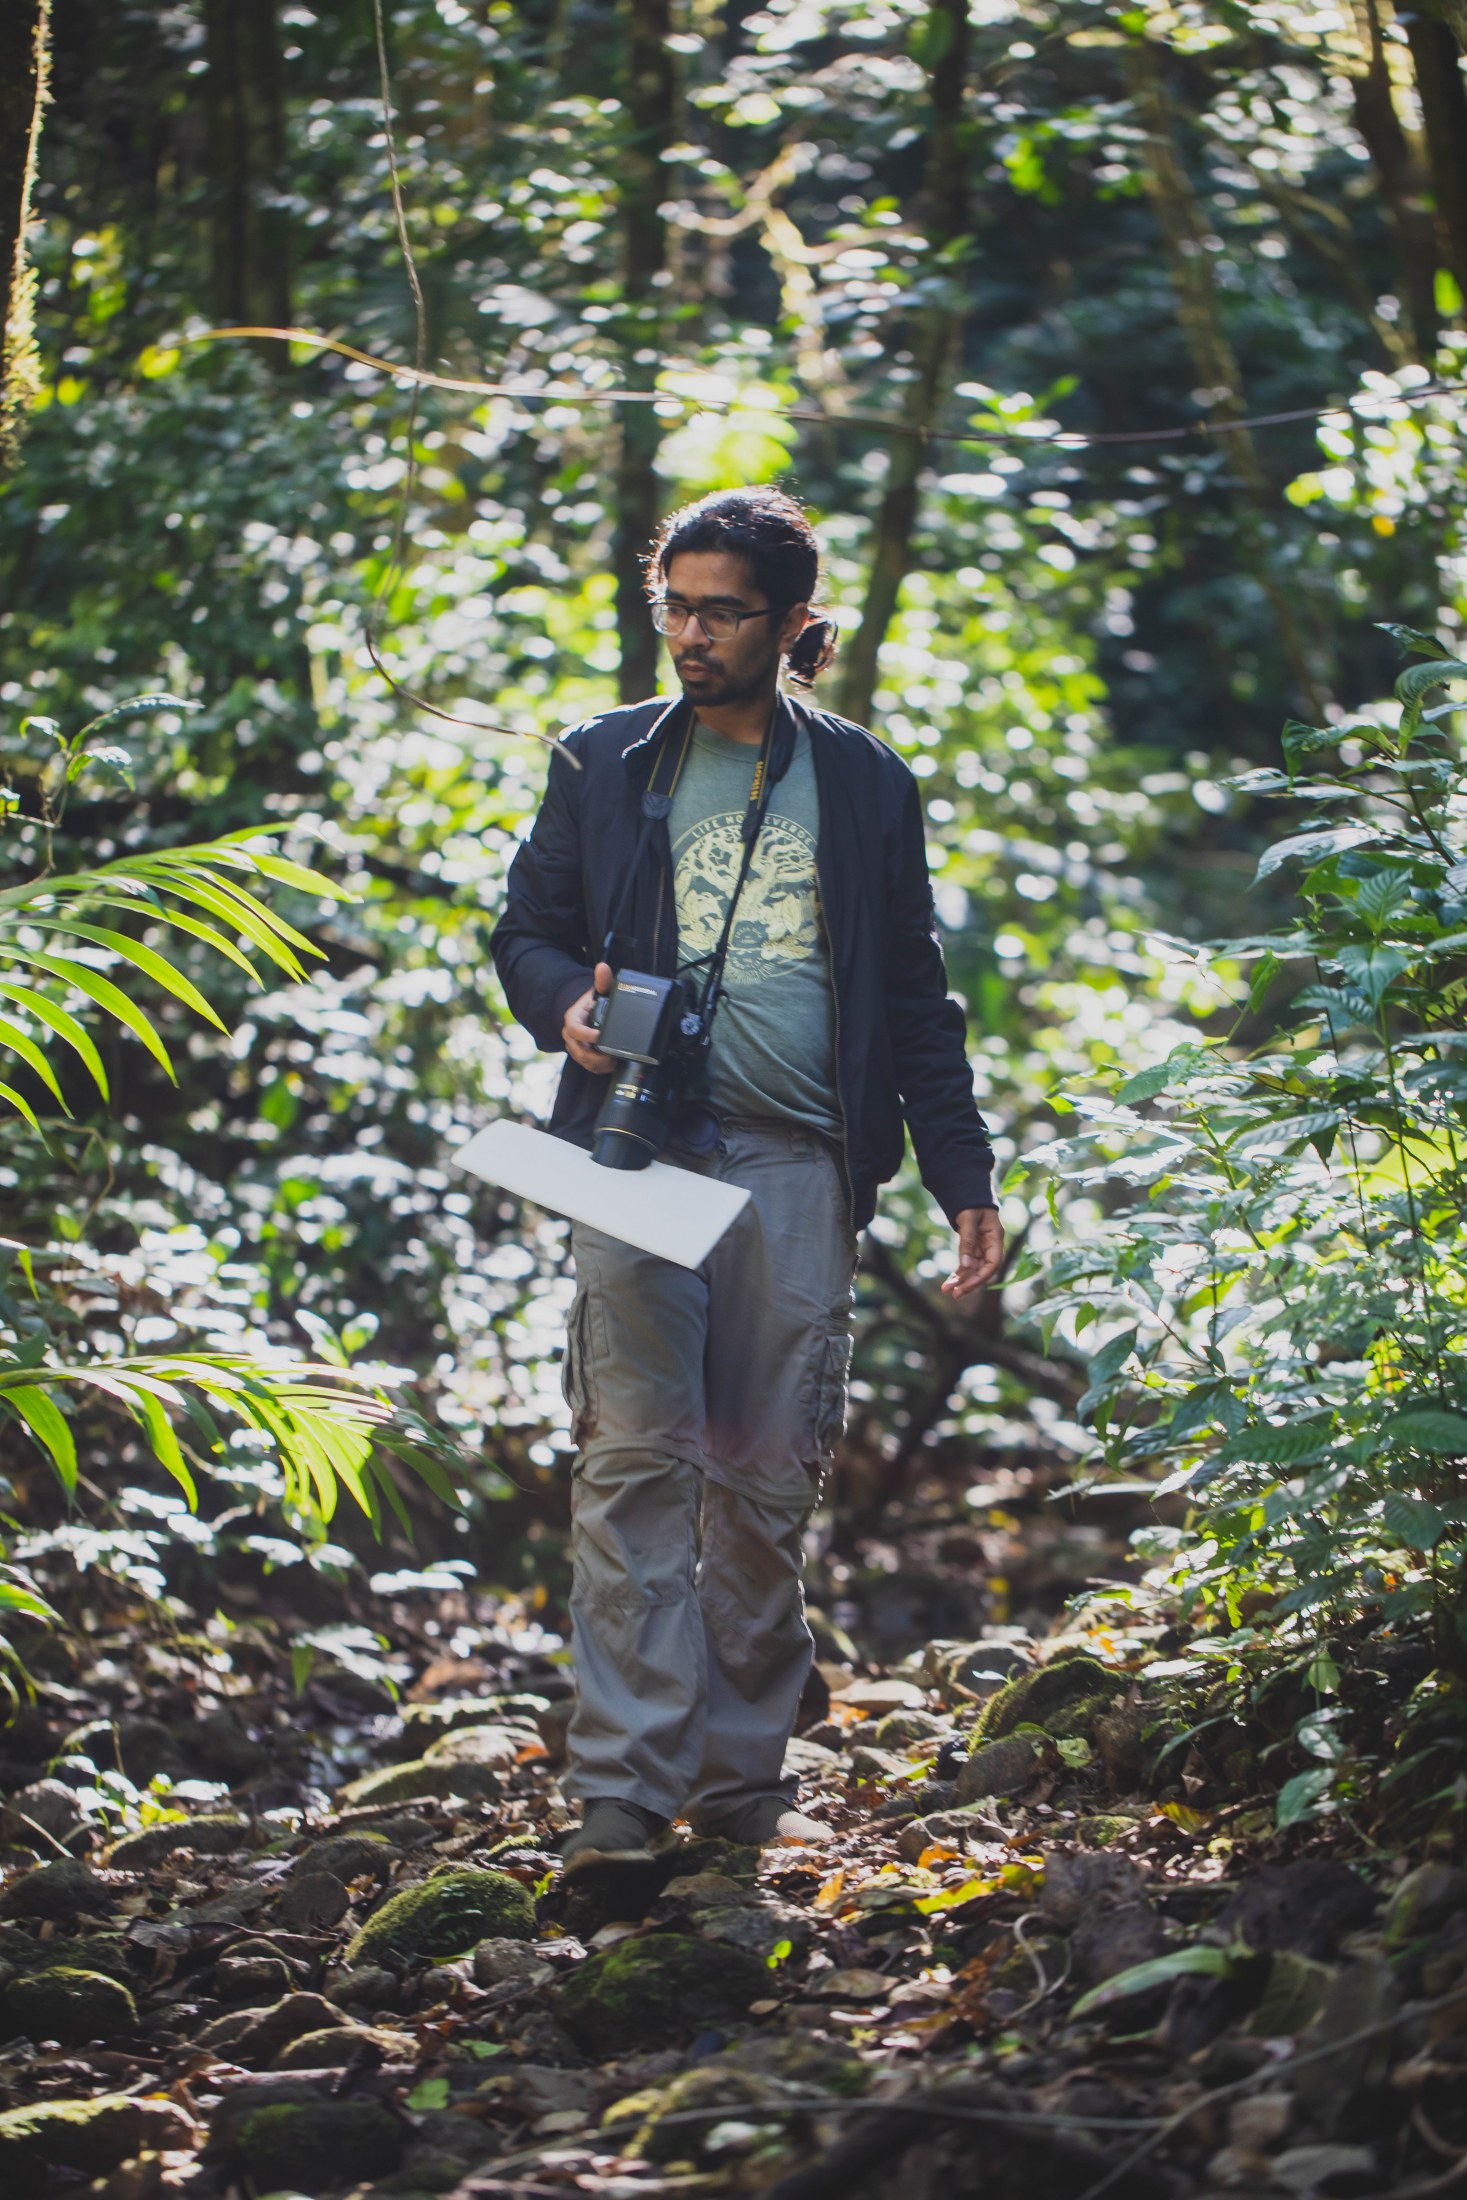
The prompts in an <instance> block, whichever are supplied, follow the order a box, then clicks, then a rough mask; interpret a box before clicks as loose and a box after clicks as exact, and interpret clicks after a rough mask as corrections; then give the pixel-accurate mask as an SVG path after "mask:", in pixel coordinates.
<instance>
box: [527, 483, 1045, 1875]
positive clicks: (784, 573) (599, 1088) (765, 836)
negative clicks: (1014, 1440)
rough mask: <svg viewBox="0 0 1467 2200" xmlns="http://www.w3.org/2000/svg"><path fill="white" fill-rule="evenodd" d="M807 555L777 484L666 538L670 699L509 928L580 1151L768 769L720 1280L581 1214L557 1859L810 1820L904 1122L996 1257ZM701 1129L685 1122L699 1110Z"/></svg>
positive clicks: (576, 734)
mask: <svg viewBox="0 0 1467 2200" xmlns="http://www.w3.org/2000/svg"><path fill="white" fill-rule="evenodd" d="M818 578H819V549H818V545H817V543H816V540H815V537H814V534H813V532H812V531H811V528H810V526H809V523H808V521H807V520H806V519H805V516H804V514H803V512H802V511H801V510H800V508H799V506H798V505H797V504H795V503H794V502H793V500H792V499H790V498H789V497H787V496H785V495H783V494H782V493H781V492H780V491H778V490H774V489H739V490H732V491H728V492H726V493H724V494H721V495H717V496H712V497H707V498H705V499H703V501H702V502H701V503H698V504H695V505H692V506H689V507H687V508H686V509H684V510H683V511H680V512H677V513H675V514H674V515H673V517H672V518H671V519H670V520H668V521H667V522H666V523H665V525H664V527H663V529H662V532H661V534H660V535H659V537H658V540H657V542H656V544H655V545H654V547H653V551H652V554H651V557H650V559H649V561H648V582H649V595H650V598H651V612H652V616H653V618H654V620H655V622H656V624H657V626H658V628H659V629H660V631H661V632H662V633H663V634H664V635H665V636H666V637H667V642H668V648H669V651H670V653H671V656H672V661H673V668H674V670H675V672H676V674H677V678H678V682H679V685H680V688H681V695H680V696H679V697H677V698H675V699H674V700H673V701H672V702H671V703H669V702H666V701H662V700H654V701H652V702H649V703H640V704H635V705H633V706H631V707H630V708H627V709H622V710H613V711H609V712H608V713H607V714H606V715H605V716H604V717H600V718H595V719H592V720H590V721H589V722H588V723H587V724H585V725H583V726H580V727H577V728H576V729H575V730H574V731H573V732H571V733H570V734H568V735H567V736H566V740H565V746H566V748H567V749H568V750H569V751H570V753H571V754H572V755H573V756H574V757H575V758H576V759H577V761H578V763H579V765H580V767H581V768H580V769H579V770H576V769H574V768H572V767H571V766H569V765H567V763H566V762H565V761H564V760H563V759H561V758H555V759H553V760H552V763H551V768H550V775H549V781H548V784H547V788H546V794H545V800H544V803H543V806H542V808H541V810H540V814H539V816H538V818H537V819H536V822H535V827H534V830H533V832H532V833H531V835H530V837H529V839H528V841H527V842H526V843H525V844H524V846H523V847H522V848H521V849H520V850H519V852H518V854H517V855H516V857H515V859H514V862H513V864H512V865H511V867H510V873H509V885H508V896H507V902H506V908H505V913H504V916H503V918H502V920H501V922H500V924H499V926H498V928H497V930H496V932H495V935H494V943H493V951H494V960H495V964H496V967H497V968H498V971H499V975H500V978H501V980H502V981H503V985H504V990H505V993H506V996H507V997H508V1000H509V1004H510V1007H511V1008H512V1010H513V1012H514V1014H515V1015H516V1016H517V1017H518V1018H519V1020H520V1022H521V1023H523V1024H524V1025H525V1026H526V1027H527V1028H528V1030H529V1031H530V1032H531V1033H532V1034H533V1036H534V1037H535V1038H536V1040H537V1041H538V1042H539V1044H540V1046H541V1047H542V1048H546V1049H551V1050H559V1049H562V1048H563V1049H564V1051H565V1053H566V1054H567V1055H568V1057H569V1060H568V1062H567V1064H566V1067H565V1071H564V1073H563V1075H562V1078H561V1083H560V1089H559V1093H558V1096H557V1099H556V1103H555V1108H554V1112H553V1114H552V1117H551V1123H550V1128H551V1129H552V1131H556V1132H558V1133H559V1134H560V1135H561V1136H563V1137H566V1138H569V1139H572V1140H575V1141H576V1142H577V1143H579V1144H582V1145H588V1144H589V1143H590V1138H591V1129H592V1125H593V1124H594V1122H595V1118H596V1116H597V1113H598V1111H599V1109H600V1105H601V1101H602V1099H603V1097H604V1094H605V1091H606V1086H605V1079H606V1077H607V1075H608V1073H609V1072H610V1071H611V1070H612V1068H613V1066H614V1065H613V1063H612V1061H611V1059H610V1058H609V1057H608V1056H607V1055H604V1054H602V1053H601V1052H600V1050H599V1049H598V1047H597V1044H596V1039H597V1029H596V1026H595V1024H594V1023H593V1021H592V1011H593V1008H594V1006H595V1003H596V1000H597V996H598V995H604V994H605V993H606V992H607V991H608V990H609V988H610V986H611V983H612V977H613V972H612V967H611V965H612V960H613V959H614V960H615V962H616V964H617V966H618V967H619V968H620V967H626V968H630V969H639V970H644V971H651V972H653V973H655V974H657V975H660V976H670V975H672V974H674V973H675V972H679V971H682V972H690V973H694V974H695V973H697V972H701V971H706V968H707V959H708V956H709V954H710V953H711V952H712V950H713V949H714V948H715V946H716V944H717V941H718V938H719V935H720V933H721V932H722V930H723V927H724V920H725V917H726V915H727V910H728V904H729V899H730V896H731V894H732V893H733V892H734V889H735V887H736V884H737V881H738V878H739V875H740V869H741V861H742V855H743V848H744V837H743V833H744V828H745V825H746V821H747V822H749V823H750V824H752V822H753V821H754V819H755V816H756V811H757V804H756V803H755V801H754V800H753V797H754V796H755V794H756V792H757V789H756V786H755V773H756V767H757V765H758V763H759V761H760V759H761V757H765V756H766V755H767V757H768V764H767V770H768V775H769V778H770V781H771V782H772V784H773V792H772V795H770V797H769V800H768V808H767V812H766V814H765V815H764V817H763V821H762V824H761V825H760V827H759V831H758V837H757V839H756V840H755V842H754V858H753V862H752V864H751V866H750V867H749V869H748V874H747V878H746V880H745V883H744V886H743V889H742V892H741V893H740V894H739V896H738V900H737V906H736V911H735V922H734V926H733V930H732V933H731V935H730V940H729V948H728V959H727V964H726V970H725V979H724V990H723V995H722V999H721V1002H720V1006H719V1008H718V1010H717V1014H716V1018H715V1021H714V1024H713V1029H712V1041H711V1047H710V1049H709V1053H708V1073H707V1078H708V1098H709V1100H710V1101H711V1103H712V1108H713V1110H714V1111H715V1114H716V1123H717V1136H716V1144H715V1145H713V1146H712V1147H711V1150H707V1151H704V1152H701V1153H698V1152H680V1151H679V1150H678V1131H677V1128H676V1126H675V1127H674V1133H673V1141H672V1144H671V1145H670V1147H669V1159H671V1160H674V1161H681V1162H682V1163H683V1164H684V1165H685V1166H690V1167H696V1168H700V1169H702V1170H704V1171H705V1172H706V1173H708V1174H710V1175H713V1176H716V1177H720V1178H724V1179H726V1180H727V1181H728V1182H730V1183H733V1184H738V1185H741V1186H743V1187H745V1188H746V1189H747V1190H749V1192H750V1193H751V1195H752V1196H751V1199H750V1202H749V1204H748V1206H747V1207H746V1208H745V1209H744V1211H743V1213H742V1214H741V1216H740V1217H739V1219H738V1221H737V1222H736V1223H735V1224H734V1226H733V1228H732V1229H731V1230H730V1231H729V1233H728V1235H727V1236H726V1237H725V1238H724V1239H723V1241H722V1242H721V1243H720V1244H719V1245H718V1246H717V1247H716V1248H715V1250H714V1252H713V1253H712V1254H711V1255H710V1257H709V1258H708V1260H707V1261H706V1262H705V1263H704V1265H703V1267H702V1268H701V1269H699V1270H697V1271H696V1272H694V1271H689V1270H687V1269H683V1268H678V1267H676V1266H674V1265H672V1264H671V1263H670V1262H667V1261H663V1260H659V1259H657V1258H655V1257H654V1256H652V1255H650V1254H646V1253H641V1252H638V1251H636V1250H634V1249H633V1248H632V1247H630V1246H628V1245H625V1244H623V1243H621V1242H620V1241H618V1240H617V1239H614V1238H611V1237H608V1236H607V1235H605V1234H604V1233H603V1232H601V1231H598V1230H595V1229H591V1228H589V1227H586V1226H584V1225H582V1224H579V1223H578V1224H576V1225H575V1227H574V1230H573V1235H572V1246H573V1250H574V1254H575V1263H576V1278H577V1292H576V1299H575V1303H574V1306H573V1307H572V1310H571V1316H570V1324H569V1334H568V1340H567V1346H566V1358H565V1390H566V1396H567V1399H568V1400H569V1402H570V1405H571V1408H572V1412H573V1415H574V1432H575V1438H576V1442H577V1444H578V1446H579V1456H578V1459H577V1463H576V1468H575V1475H574V1480H573V1485H572V1501H571V1511H572V1557H573V1568H574V1570H573V1586H572V1593H571V1616H572V1641H573V1652H574V1660H575V1670H576V1682H577V1701H576V1707H575V1712H574V1715H573V1717H572V1720H571V1726H570V1736H569V1760H570V1763H569V1772H568V1776H567V1779H566V1783H565V1784H566V1787H567V1789H568V1790H569V1791H570V1792H571V1793H572V1794H576V1795H578V1796H580V1797H581V1798H582V1800H583V1802H584V1805H585V1810H584V1818H583V1823H582V1825H581V1826H580V1828H579V1829H578V1830H577V1831H576V1832H575V1833H574V1834H572V1835H571V1837H570V1839H569V1840H568V1841H567V1843H566V1844H565V1855H566V1859H567V1868H568V1869H577V1868H580V1867H583V1866H584V1865H586V1864H587V1863H588V1862H590V1861H591V1860H593V1859H607V1858H611V1859H618V1860H622V1859H641V1858H645V1857H646V1856H647V1855H648V1854H649V1853H650V1850H651V1845H652V1844H653V1843H654V1842H656V1841H657V1840H659V1839H660V1838H661V1837H662V1836H663V1835H665V1833H666V1831H667V1829H668V1827H669V1825H670V1822H671V1820H672V1819H673V1818H674V1817H676V1816H679V1815H686V1816H687V1817H688V1818H689V1819H690V1820H691V1822H692V1823H693V1825H694V1826H695V1827H696V1828H697V1829H698V1830H699V1831H700V1832H706V1833H711V1834H718V1835H722V1836H724V1837H726V1838H728V1839H731V1840H736V1841H741V1842H749V1843H765V1842H769V1841H787V1842H799V1841H804V1842H811V1843H814V1842H821V1841H828V1840H829V1839H830V1838H831V1835H830V1829H829V1828H828V1827H825V1826H822V1825H820V1824H819V1823H818V1822H816V1821H815V1820H813V1819H811V1818H807V1817H805V1816H803V1815H802V1814H801V1813H800V1812H798V1811H797V1810H795V1809H794V1808H793V1787H794V1783H793V1782H792V1781H790V1780H788V1779H786V1777H785V1775H784V1772H783V1761H784V1753H785V1748H786V1745H787V1743H788V1741H789V1737H790V1734H791V1732H792V1730H793V1726H794V1720H795V1714H796V1709H797V1706H798V1704H799V1699H800V1692H801V1689H802V1687H803V1685H804V1681H805V1678H806V1675H807V1673H808V1671H809V1668H810V1660H811V1656H812V1651H813V1644H812V1641H811V1636H810V1631H809V1628H808V1626H807V1625H806V1622H805V1616H804V1604H803V1598H802V1594H801V1567H802V1544H801V1536H802V1531H803V1529H804V1526H805V1523H806V1521H807V1519H808V1517H809V1514H810V1511H811V1509H812V1507H813V1505H814V1503H815V1501H816V1498H817V1495H818V1492H819V1484H820V1477H821V1474H822V1471H823V1469H824V1467H825V1466H826V1464H827V1463H828V1461H829V1458H830V1454H831V1452H832V1450H833V1448H834V1445H835V1442H836V1439H837V1437H838V1436H839V1434H840V1429H841V1426H842V1422H843V1418H844V1412H845V1398H846V1378H847V1370H848V1366H849V1361H850V1313H851V1296H852V1282H853V1278H854V1272H855V1261H856V1235H857V1232H858V1231H860V1230H861V1229H863V1228H864V1227H865V1225H866V1223H867V1222H868V1221H869V1220H870V1218H871V1214H872V1211H873V1209H874V1206H875V1202H876V1189H877V1186H878V1184H880V1183H882V1182H884V1181H885V1180H886V1179H887V1178H888V1177H890V1176H891V1175H892V1174H893V1173H894V1171H895V1170H896V1168H897V1166H898V1163H899V1162H900V1159H901V1154H902V1141H903V1130H902V1123H903V1117H904V1116H905V1119H906V1124H907V1127H908V1128H909V1129H910V1131H911V1133H912V1138H913V1143H914V1146H915V1149H916V1155H917V1161H918V1164H919V1167H920V1169H921V1172H922V1178H923V1182H924V1183H925V1185H926V1186H927V1188H928V1190H929V1191H930V1192H931V1193H932V1195H933V1196H934V1198H936V1199H937V1201H938V1202H939V1203H940V1205H941V1206H942V1207H943V1209H944V1210H945V1212H946V1213H947V1215H948V1217H949V1219H950V1221H951V1222H952V1223H953V1225H954V1227H955V1229H956V1231H957V1264H956V1267H955V1268H954V1270H953V1273H952V1275H951V1276H950V1277H949V1278H948V1280H947V1282H946V1283H945V1284H944V1285H943V1289H944V1291H946V1292H947V1293H949V1295H950V1296H952V1297H953V1298H956V1299H961V1298H966V1297H967V1296H968V1295H969V1294H970V1293H972V1292H974V1291H976V1290H978V1289H979V1288H980V1287H981V1286H982V1285H983V1284H985V1283H987V1282H989V1281H990V1280H991V1278H992V1277H994V1276H995V1275H996V1274H997V1273H998V1270H999V1267H1000V1264H1001V1261H1002V1256H1003V1236H1002V1231H1001V1229H1000V1226H999V1219H998V1214H997V1210H996V1208H995V1207H994V1204H993V1194H992V1189H991V1164H992V1151H991V1148H990V1146H989V1143H988V1138H987V1133H986V1131H985V1129H984V1126H983V1123H982V1121H981V1119H980V1117H979V1115H978V1112H977V1109H976V1107H975V1105H974V1100H973V1084H972V1075H971V1072H970V1070H969V1067H968V1062H967V1058H966V1055H965V1052H964V1036H965V1033H964V1022H963V1016H962V1012H961V1010H960V1009H959V1007H958V1006H957V1004H956V1003H955V1002H953V1001H951V1000H949V999H948V997H947V992H946V979H945V975H944V971H943V963H942V954H941V950H940V949H939V947H938V945H937V942H936V940H935V938H934V937H933V915H932V892H931V887H930V884H929V880H928V873H927V860H926V853H925V840H924V832H923V818H922V805H921V801H920V799H919V795H918V790H917V782H916V780H915V779H914V778H913V776H912V774H911V773H910V772H909V771H908V769H907V767H906V765H905V764H903V763H902V762H901V760H900V759H899V758H898V757H897V756H896V755H895V754H893V752H892V751H891V750H889V749H887V748H886V747H884V746H883V745H882V744H881V743H880V742H879V741H877V740H875V739H874V738H873V736H872V735H871V734H869V733H865V732H863V731H862V730H861V729H860V728H859V727H856V726H852V725H848V724H846V723H845V722H844V721H843V720H841V719H838V718H833V717H831V716H829V715H828V714H827V713H825V712H823V711H819V710H816V709H814V708H812V707H811V706H810V705H808V704H806V703H804V702H801V701H797V700H795V699H794V698H792V697H791V696H789V695H788V694H786V693H785V692H784V690H783V689H782V687H781V683H780V673H781V667H782V666H783V665H786V664H787V665H788V668H789V670H790V671H791V672H792V673H793V674H794V675H795V676H796V677H798V678H802V679H803V680H805V681H807V682H808V681H809V680H811V679H813V677H814V676H815V674H816V673H817V672H818V671H819V670H820V668H821V666H822V665H823V664H824V663H825V662H826V661H827V660H828V658H829V656H830V655H831V654H832V651H831V641H830V637H831V629H830V626H829V622H828V621H825V620H822V619H819V618H817V617H813V616H812V614H811V608H810V606H811V599H812V598H813V597H814V595H815V593H816V589H817V583H818ZM690 1136H691V1133H690Z"/></svg>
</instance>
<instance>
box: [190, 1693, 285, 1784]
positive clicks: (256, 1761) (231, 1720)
mask: <svg viewBox="0 0 1467 2200" xmlns="http://www.w3.org/2000/svg"><path fill="white" fill-rule="evenodd" d="M180 1739H181V1741H182V1742H183V1744H184V1746H185V1748H186V1749H187V1751H188V1754H189V1756H190V1757H191V1758H197V1759H198V1761H199V1763H200V1764H201V1765H202V1766H203V1767H204V1770H205V1771H206V1772H208V1773H210V1774H212V1776H213V1777H214V1779H216V1780H227V1781H228V1782H229V1784H230V1786H231V1787H236V1786H238V1784H239V1783H240V1782H241V1781H242V1780H253V1779H254V1778H255V1777H256V1775H257V1774H259V1773H261V1772H268V1771H270V1770H271V1769H272V1767H273V1766H274V1764H275V1751H274V1750H272V1749H271V1748H270V1746H269V1745H268V1744H267V1743H265V1742H258V1741H256V1740H255V1738H254V1736H253V1735H252V1734H249V1733H247V1732H246V1730H245V1728H244V1727H243V1726H242V1725H241V1723H240V1720H239V1717H238V1715H237V1713H235V1712H233V1711H211V1712H209V1713H208V1715H207V1717H205V1718H202V1719H196V1720H195V1721H194V1723H193V1725H192V1726H191V1727H188V1728H186V1729H185V1731H184V1733H183V1735H182V1736H180Z"/></svg>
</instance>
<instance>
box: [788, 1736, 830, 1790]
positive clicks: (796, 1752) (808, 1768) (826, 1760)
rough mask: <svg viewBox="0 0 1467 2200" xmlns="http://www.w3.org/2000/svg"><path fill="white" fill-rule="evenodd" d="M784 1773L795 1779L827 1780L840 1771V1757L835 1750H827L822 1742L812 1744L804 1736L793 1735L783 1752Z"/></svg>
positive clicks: (807, 1737)
mask: <svg viewBox="0 0 1467 2200" xmlns="http://www.w3.org/2000/svg"><path fill="white" fill-rule="evenodd" d="M784 1770H785V1773H786V1774H787V1775H788V1774H793V1775H794V1776H795V1777H796V1778H797V1779H802V1780H820V1779H828V1778H829V1777H830V1776H831V1774H833V1773H837V1772H839V1770H840V1756H839V1753H838V1752H837V1751H836V1750H833V1749H827V1748H826V1747H825V1744H824V1743H823V1742H812V1741H811V1740H810V1738H809V1736H808V1735H806V1734H796V1735H794V1736H793V1737H792V1738H791V1739H790V1740H789V1741H788V1742H787V1743H786V1744H785V1751H784Z"/></svg>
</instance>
